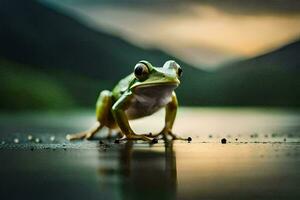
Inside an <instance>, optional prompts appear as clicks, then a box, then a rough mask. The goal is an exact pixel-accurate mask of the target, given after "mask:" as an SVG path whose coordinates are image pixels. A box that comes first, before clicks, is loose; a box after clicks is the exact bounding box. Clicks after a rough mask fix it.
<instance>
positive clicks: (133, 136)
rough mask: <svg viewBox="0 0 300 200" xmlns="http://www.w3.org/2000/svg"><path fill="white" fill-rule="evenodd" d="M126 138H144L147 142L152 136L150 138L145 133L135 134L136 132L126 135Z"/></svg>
mask: <svg viewBox="0 0 300 200" xmlns="http://www.w3.org/2000/svg"><path fill="white" fill-rule="evenodd" d="M126 139H127V140H144V141H147V142H151V141H152V138H150V137H147V136H145V135H137V134H130V135H127V136H126Z"/></svg>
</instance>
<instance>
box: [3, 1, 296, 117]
mask: <svg viewBox="0 0 300 200" xmlns="http://www.w3.org/2000/svg"><path fill="white" fill-rule="evenodd" d="M299 39H300V2H299V1H297V0H265V1H260V0H247V1H246V0H223V1H216V0H186V1H179V0H152V1H147V0H128V1H123V0H27V1H21V0H1V1H0V83H1V87H0V93H1V98H0V109H1V110H8V111H10V110H15V111H16V110H34V109H62V108H63V109H69V108H70V109H73V108H94V104H95V101H96V98H97V97H98V94H99V92H100V91H101V90H103V89H112V88H113V86H114V85H115V84H116V83H117V82H118V81H119V80H120V79H121V78H123V77H125V76H126V75H128V74H129V73H131V72H132V71H133V67H134V65H135V64H136V63H137V62H138V61H139V60H142V59H145V60H148V61H150V62H151V63H153V64H154V65H155V66H162V65H163V63H164V62H165V61H166V60H168V59H174V60H176V61H177V62H178V63H179V64H180V65H181V66H182V68H183V72H184V75H183V78H182V84H181V85H180V87H179V88H178V89H177V93H178V98H179V101H180V104H181V105H185V106H274V107H296V106H300V89H299V88H300V79H299V75H300V56H299V52H300V42H299Z"/></svg>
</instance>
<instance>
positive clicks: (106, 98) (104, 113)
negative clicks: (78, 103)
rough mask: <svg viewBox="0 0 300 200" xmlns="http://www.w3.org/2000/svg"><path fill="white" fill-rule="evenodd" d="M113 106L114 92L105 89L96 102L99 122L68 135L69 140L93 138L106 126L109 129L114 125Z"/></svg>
mask: <svg viewBox="0 0 300 200" xmlns="http://www.w3.org/2000/svg"><path fill="white" fill-rule="evenodd" d="M111 106H112V94H111V92H110V91H108V90H104V91H102V92H101V93H100V95H99V98H98V100H97V104H96V118H97V122H96V123H95V125H94V126H93V127H92V128H91V129H89V130H87V131H83V132H81V133H77V134H72V135H67V139H68V140H75V139H92V138H93V136H94V135H95V134H96V133H97V132H98V131H99V130H100V129H102V128H103V127H104V126H106V127H108V128H109V129H110V128H111V127H112V126H113V125H114V120H113V117H112V114H111V111H110V110H111Z"/></svg>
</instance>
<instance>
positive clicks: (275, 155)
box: [0, 108, 300, 199]
mask: <svg viewBox="0 0 300 200" xmlns="http://www.w3.org/2000/svg"><path fill="white" fill-rule="evenodd" d="M93 119H94V117H93V113H92V112H89V111H77V112H66V113H62V112H59V113H57V112H55V113H22V114H9V113H6V114H5V113H3V114H1V115H0V127H1V134H0V136H1V138H0V177H1V183H0V195H1V199H299V198H300V171H299V169H300V112H299V110H282V109H281V110H278V109H276V110H274V109H217V108H207V109H204V108H202V109H195V108H194V109H181V110H180V111H179V114H178V119H177V121H176V126H175V132H176V133H178V134H180V135H182V136H185V137H187V136H191V137H192V138H193V141H192V142H191V143H188V142H183V141H175V142H167V143H164V142H163V141H159V143H158V144H154V145H151V144H148V143H144V142H123V143H120V144H115V143H114V140H113V139H112V140H105V139H100V140H101V142H100V141H99V140H94V141H83V142H81V141H79V142H71V143H70V142H68V141H67V140H65V135H66V134H67V133H70V132H71V133H72V132H76V131H80V130H83V129H85V128H88V127H89V126H90V125H91V124H92V123H93ZM132 126H133V127H134V130H136V131H137V132H139V133H145V132H148V131H151V132H156V131H158V130H160V128H161V127H162V126H163V113H158V114H157V115H155V116H152V117H150V118H146V119H143V120H138V121H134V122H132ZM105 134H106V131H105V130H104V131H103V132H102V133H100V135H103V136H104V135H105ZM100 137H101V136H100ZM222 138H226V144H221V139H222Z"/></svg>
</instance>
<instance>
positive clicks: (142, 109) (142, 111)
mask: <svg viewBox="0 0 300 200" xmlns="http://www.w3.org/2000/svg"><path fill="white" fill-rule="evenodd" d="M181 76H182V69H181V67H180V66H179V64H177V63H176V62H175V61H173V60H169V61H167V62H166V63H165V64H164V65H163V67H154V66H153V65H152V64H151V63H150V62H148V61H145V60H142V61H139V62H138V63H137V64H136V65H135V67H134V71H133V73H131V74H130V75H128V76H127V77H125V78H124V79H122V80H121V81H120V82H119V83H118V84H117V85H116V86H115V88H114V89H113V90H112V91H108V90H104V91H102V92H101V93H100V95H99V98H98V100H97V103H96V119H97V122H96V124H95V126H94V127H92V128H91V129H89V130H87V131H84V132H81V133H77V134H72V135H67V139H68V140H75V139H91V138H93V137H94V135H95V134H96V133H97V132H98V131H99V130H100V129H102V128H103V127H107V128H108V129H109V132H110V133H111V130H112V129H119V131H120V133H121V137H122V138H121V140H144V141H150V142H154V143H156V142H157V139H158V138H164V139H167V138H172V139H182V140H189V141H190V140H191V138H190V137H189V138H181V137H179V136H176V135H174V134H173V132H172V127H173V124H174V121H175V117H176V112H177V108H178V102H177V98H176V94H175V92H174V90H175V88H177V87H178V86H179V84H180V80H179V79H180V77H181ZM163 107H165V112H166V114H165V125H164V128H163V129H162V131H161V132H159V133H157V134H152V133H149V134H136V133H135V132H134V131H133V130H132V129H131V127H130V124H129V120H132V119H138V118H142V117H145V116H149V115H152V114H153V113H155V112H157V111H158V110H159V109H161V108H163ZM160 136H162V137H160Z"/></svg>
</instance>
